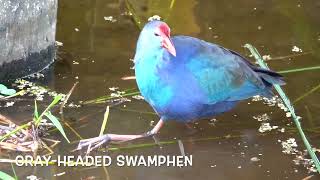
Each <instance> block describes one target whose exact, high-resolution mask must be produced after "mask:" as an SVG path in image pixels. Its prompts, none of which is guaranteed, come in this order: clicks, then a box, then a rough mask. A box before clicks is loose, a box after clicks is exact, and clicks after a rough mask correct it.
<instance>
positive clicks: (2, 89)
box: [0, 84, 16, 96]
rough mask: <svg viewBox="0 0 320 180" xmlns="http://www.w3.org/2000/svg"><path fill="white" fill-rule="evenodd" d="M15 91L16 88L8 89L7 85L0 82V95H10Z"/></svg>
mask: <svg viewBox="0 0 320 180" xmlns="http://www.w3.org/2000/svg"><path fill="white" fill-rule="evenodd" d="M15 93H16V90H14V89H9V88H7V86H5V85H3V84H0V95H1V94H2V95H5V96H11V95H14V94H15Z"/></svg>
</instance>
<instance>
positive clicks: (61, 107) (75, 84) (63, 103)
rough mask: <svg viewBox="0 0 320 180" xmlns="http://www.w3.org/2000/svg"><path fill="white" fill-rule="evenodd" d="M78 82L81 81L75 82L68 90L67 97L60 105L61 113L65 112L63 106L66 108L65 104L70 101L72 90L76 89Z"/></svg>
mask: <svg viewBox="0 0 320 180" xmlns="http://www.w3.org/2000/svg"><path fill="white" fill-rule="evenodd" d="M78 83H79V82H75V83H74V84H73V86H72V88H71V89H70V91H69V92H68V94H67V96H66V98H65V99H64V101H63V102H62V103H61V106H60V113H61V114H63V108H64V106H65V105H66V103H67V102H68V100H69V98H70V96H71V94H72V92H73V91H74V89H75V88H76V86H77V84H78Z"/></svg>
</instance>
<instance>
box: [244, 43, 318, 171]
mask: <svg viewBox="0 0 320 180" xmlns="http://www.w3.org/2000/svg"><path fill="white" fill-rule="evenodd" d="M244 47H245V48H248V49H249V51H250V52H251V54H252V55H253V56H254V58H255V59H256V60H257V62H258V64H259V65H260V66H261V67H262V68H265V69H269V67H268V66H267V64H266V63H265V62H264V61H263V59H262V57H261V55H260V54H259V52H258V50H257V49H256V48H255V47H254V46H252V45H251V44H246V45H245V46H244ZM274 87H275V89H276V91H277V92H278V94H279V95H280V97H281V99H282V100H283V102H284V104H285V105H286V107H287V108H288V109H289V111H290V113H291V115H292V119H293V121H294V123H295V125H296V127H297V129H298V132H299V134H300V136H301V138H302V141H303V143H304V145H305V146H306V148H307V151H308V153H309V155H310V157H311V158H312V161H313V163H314V164H315V166H316V168H317V171H318V173H320V162H319V159H318V157H317V156H316V154H315V152H314V151H313V150H312V147H311V145H310V143H309V141H308V139H307V137H306V135H305V134H304V132H303V129H302V127H301V123H300V119H301V117H298V116H297V115H296V114H295V111H294V107H293V106H292V103H291V102H290V100H289V98H288V97H287V95H286V94H285V92H284V91H283V90H282V88H281V87H280V86H279V85H277V84H276V85H274Z"/></svg>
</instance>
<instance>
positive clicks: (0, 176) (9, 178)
mask: <svg viewBox="0 0 320 180" xmlns="http://www.w3.org/2000/svg"><path fill="white" fill-rule="evenodd" d="M0 179H4V180H14V177H12V176H10V175H9V174H7V173H5V172H2V171H0Z"/></svg>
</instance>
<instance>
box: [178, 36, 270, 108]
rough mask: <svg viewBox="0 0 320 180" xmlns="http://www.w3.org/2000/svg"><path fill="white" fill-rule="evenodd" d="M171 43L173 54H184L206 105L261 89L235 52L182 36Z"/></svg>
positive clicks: (256, 78) (247, 96)
mask: <svg viewBox="0 0 320 180" xmlns="http://www.w3.org/2000/svg"><path fill="white" fill-rule="evenodd" d="M174 42H175V46H176V49H177V54H178V53H179V52H182V51H183V52H185V55H184V57H183V58H182V59H184V64H185V66H186V67H187V69H188V70H189V72H191V73H192V74H193V76H194V78H195V79H196V81H197V82H198V84H199V85H200V87H201V89H202V90H203V91H204V93H205V94H206V96H207V100H208V102H207V103H209V104H214V103H217V102H220V101H237V100H243V99H247V98H249V97H251V96H253V95H256V94H259V93H261V92H262V91H263V89H265V84H264V82H263V81H262V79H261V78H260V77H259V75H258V74H257V73H256V72H254V70H253V69H252V68H251V67H250V66H253V65H252V64H251V63H250V62H248V61H246V60H244V58H243V57H241V56H240V55H238V54H236V53H235V52H232V51H229V50H228V49H225V48H223V47H220V46H218V45H215V44H211V43H208V42H205V41H202V40H199V39H196V38H191V37H186V36H178V37H176V38H175V39H174ZM187 49H188V51H186V50H187Z"/></svg>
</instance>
